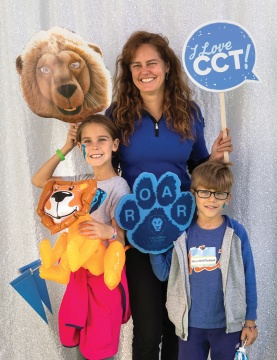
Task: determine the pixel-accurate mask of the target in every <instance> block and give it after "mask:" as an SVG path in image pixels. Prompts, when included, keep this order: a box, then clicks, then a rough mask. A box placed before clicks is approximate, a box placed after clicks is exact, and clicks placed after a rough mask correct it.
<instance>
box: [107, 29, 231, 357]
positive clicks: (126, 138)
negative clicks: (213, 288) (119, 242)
mask: <svg viewBox="0 0 277 360" xmlns="http://www.w3.org/2000/svg"><path fill="white" fill-rule="evenodd" d="M114 99H115V102H114V103H113V105H112V106H111V107H110V109H108V111H107V114H108V115H109V116H110V117H112V118H113V120H114V121H115V123H116V125H117V127H118V129H119V130H120V131H121V143H120V147H119V152H120V166H121V170H122V176H123V177H124V178H125V179H126V180H127V182H128V184H129V186H130V187H131V188H132V186H133V183H134V181H135V179H136V178H137V177H138V176H139V175H140V174H141V173H142V172H144V171H146V172H151V173H153V174H154V175H155V176H156V177H157V178H159V177H160V176H161V175H162V174H164V173H165V172H166V171H172V172H174V173H175V174H176V175H178V177H179V178H180V180H181V189H182V191H188V190H189V188H190V177H189V175H188V173H187V169H188V170H189V171H190V172H191V171H192V170H193V168H194V167H196V166H197V165H198V164H200V163H201V162H204V161H207V160H208V159H209V158H210V159H218V160H219V159H223V154H224V151H228V152H231V151H232V144H231V138H230V136H227V137H225V138H224V139H223V133H222V132H220V134H219V136H218V138H217V139H216V140H215V142H214V144H213V146H212V151H211V155H209V153H208V151H207V148H206V144H205V139H204V120H203V118H202V115H201V112H200V109H199V108H198V106H197V105H196V104H195V103H194V102H193V101H192V98H191V90H190V89H189V87H188V85H187V84H186V83H185V81H184V80H183V78H182V68H181V63H180V61H179V60H178V58H177V56H176V55H175V53H174V51H173V50H172V49H171V48H170V47H169V44H168V40H167V39H166V38H165V37H164V36H162V35H158V34H153V33H148V32H145V31H138V32H135V33H134V34H132V35H131V36H130V38H129V39H128V40H127V42H126V44H125V45H124V47H123V50H122V53H121V55H120V56H119V57H118V59H117V62H116V73H115V82H114ZM126 266H127V278H128V284H129V291H130V301H131V310H132V317H133V323H134V338H133V360H158V359H159V352H160V348H159V345H160V343H161V342H162V348H161V359H162V360H173V359H174V360H175V359H177V358H178V341H177V337H176V336H175V332H174V326H173V325H172V323H171V322H170V321H169V319H168V316H167V312H166V308H165V300H166V287H167V283H166V282H161V281H159V280H158V279H157V278H156V277H155V275H154V273H153V271H152V268H151V264H150V260H149V255H148V254H144V253H141V252H139V251H138V250H137V249H134V248H131V249H129V250H128V251H127V261H126Z"/></svg>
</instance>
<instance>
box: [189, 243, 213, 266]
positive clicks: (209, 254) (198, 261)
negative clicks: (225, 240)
mask: <svg viewBox="0 0 277 360" xmlns="http://www.w3.org/2000/svg"><path fill="white" fill-rule="evenodd" d="M189 254H190V266H191V267H192V268H195V267H197V268H199V267H206V266H214V265H216V248H215V247H204V246H200V247H198V248H196V247H193V248H191V249H190V251H189Z"/></svg>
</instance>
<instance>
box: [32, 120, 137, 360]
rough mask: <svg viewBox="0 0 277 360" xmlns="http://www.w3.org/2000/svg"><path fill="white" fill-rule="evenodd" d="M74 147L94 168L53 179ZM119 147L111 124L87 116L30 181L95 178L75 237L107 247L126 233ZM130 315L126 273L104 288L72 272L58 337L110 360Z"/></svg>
mask: <svg viewBox="0 0 277 360" xmlns="http://www.w3.org/2000/svg"><path fill="white" fill-rule="evenodd" d="M76 138H77V142H76ZM76 143H77V144H78V147H79V149H80V151H81V152H82V153H83V156H84V158H85V160H86V161H87V163H88V164H90V165H91V166H92V168H93V173H91V174H87V175H80V176H74V177H63V178H61V177H53V173H54V171H55V169H56V167H57V166H58V164H59V163H60V161H62V160H64V159H65V156H66V155H67V154H68V153H69V152H70V151H71V150H72V149H73V148H74V146H75V145H76ZM118 145H119V139H118V136H117V129H116V127H115V125H114V124H113V122H112V121H111V120H110V119H109V118H108V117H106V116H104V115H100V114H97V115H92V116H89V117H88V118H87V119H85V120H84V121H83V122H82V123H81V124H80V125H79V126H78V125H76V124H71V125H70V130H69V133H68V136H67V140H66V143H65V145H64V146H63V147H62V149H61V150H57V152H56V154H55V155H54V156H52V157H51V158H50V159H49V160H48V161H47V162H46V163H45V164H44V165H43V166H42V167H41V168H40V169H39V170H38V171H37V173H36V174H35V175H34V176H33V178H32V182H33V184H34V185H35V186H37V187H41V188H42V187H43V186H44V185H45V184H46V182H47V181H48V180H51V179H56V180H68V181H69V180H70V181H78V180H83V179H88V178H94V179H95V180H97V187H98V191H97V194H96V196H98V201H97V202H96V208H95V206H94V207H93V212H92V213H91V218H92V219H91V221H85V222H83V223H81V224H80V225H79V233H80V234H81V235H86V236H87V237H89V238H90V239H97V238H98V239H99V238H100V239H102V240H103V241H105V243H107V245H108V241H107V239H110V240H113V239H115V237H116V239H117V240H119V241H120V242H121V243H122V245H124V231H123V230H122V229H120V228H119V227H118V225H117V223H116V221H115V219H114V211H115V207H116V205H117V203H118V201H119V199H120V198H121V197H122V196H123V195H125V194H127V193H129V192H130V189H129V186H128V185H127V182H126V181H125V180H124V179H123V178H121V177H120V176H118V171H117V168H116V167H113V156H115V154H116V152H117V150H118ZM92 241H93V240H92ZM87 298H88V301H86V299H87ZM86 309H87V310H86ZM129 317H130V312H129V306H128V289H127V282H126V276H125V269H124V270H123V272H122V278H121V283H120V284H119V286H118V287H116V288H115V289H114V290H109V289H108V288H107V286H106V285H105V283H104V279H103V275H100V276H94V275H92V274H91V273H89V271H88V270H85V269H84V268H80V269H79V270H78V271H76V272H74V273H71V276H70V281H69V284H68V286H67V288H66V292H65V295H64V298H63V301H62V304H61V308H60V311H59V333H60V339H61V343H62V344H63V345H64V346H67V347H73V346H77V345H79V347H80V351H81V353H82V354H83V356H84V357H85V358H86V359H91V360H100V359H112V358H113V355H115V354H116V353H117V351H118V344H119V335H120V326H121V324H122V323H123V322H126V321H127V320H128V319H129Z"/></svg>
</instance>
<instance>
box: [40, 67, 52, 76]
mask: <svg viewBox="0 0 277 360" xmlns="http://www.w3.org/2000/svg"><path fill="white" fill-rule="evenodd" d="M40 71H41V72H42V73H43V74H49V73H50V72H51V68H50V67H48V66H43V67H42V68H40Z"/></svg>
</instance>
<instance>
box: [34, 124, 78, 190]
mask: <svg viewBox="0 0 277 360" xmlns="http://www.w3.org/2000/svg"><path fill="white" fill-rule="evenodd" d="M77 129H78V125H77V124H70V129H69V131H68V134H67V139H66V142H65V144H64V146H63V147H62V148H61V153H62V155H63V156H66V155H67V154H68V153H69V152H70V151H71V150H72V149H73V148H74V146H75V145H76V144H77V139H76V135H77ZM60 162H61V158H60V157H59V155H58V154H55V155H53V156H52V157H51V158H50V159H49V160H48V161H46V163H45V164H44V165H42V167H41V168H40V169H39V170H38V171H37V172H36V173H35V174H34V175H33V177H32V183H33V185H35V186H37V187H39V188H43V187H44V185H45V184H46V183H47V181H48V180H52V179H56V180H62V178H61V177H58V176H57V177H53V176H52V175H53V173H54V171H55V170H56V168H57V166H58V165H59V163H60Z"/></svg>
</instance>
